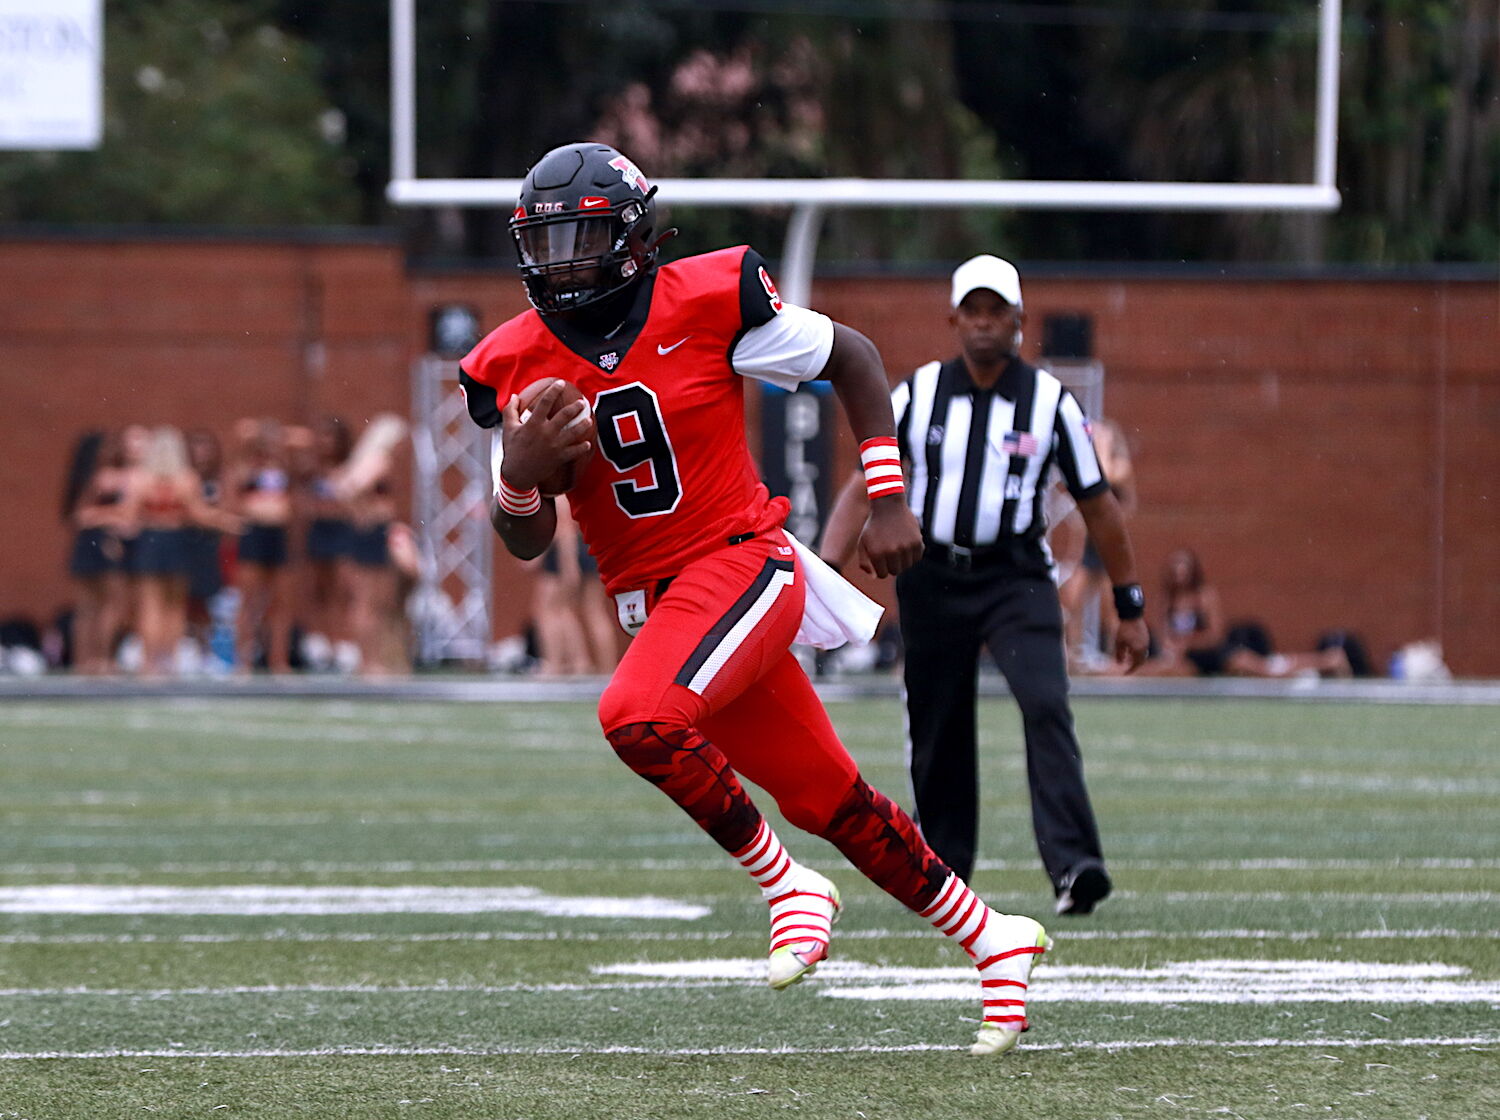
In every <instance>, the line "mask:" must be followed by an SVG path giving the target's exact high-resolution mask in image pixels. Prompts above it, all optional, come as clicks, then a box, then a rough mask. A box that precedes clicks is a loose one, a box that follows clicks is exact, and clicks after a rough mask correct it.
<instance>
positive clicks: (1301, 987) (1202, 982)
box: [0, 957, 1500, 1007]
mask: <svg viewBox="0 0 1500 1120" xmlns="http://www.w3.org/2000/svg"><path fill="white" fill-rule="evenodd" d="M589 972H590V974H591V976H592V978H591V979H590V980H588V981H575V982H560V983H525V982H515V983H509V984H465V983H449V982H436V983H429V984H250V985H223V986H203V987H184V988H110V987H92V986H89V985H70V986H66V987H45V988H5V989H0V998H7V999H18V998H28V999H70V998H87V999H111V998H122V997H123V998H128V999H131V1000H141V999H147V1000H165V999H186V998H194V997H198V998H208V999H225V998H231V997H239V996H286V995H308V994H320V995H357V996H378V997H384V996H406V995H411V994H425V995H441V996H453V995H460V994H468V995H501V994H509V993H531V994H535V993H543V994H557V993H575V994H589V995H592V994H596V993H599V992H638V991H671V992H681V991H689V990H694V989H702V988H724V987H730V988H748V987H752V986H758V985H759V984H760V983H761V982H762V981H763V979H764V975H765V961H764V960H763V959H760V958H750V957H730V958H717V959H707V960H679V961H664V962H639V961H632V962H625V963H620V964H614V965H595V966H593V967H591V968H590V969H589ZM1036 976H1037V979H1038V980H1040V981H1041V983H1040V984H1038V985H1037V987H1036V988H1035V990H1033V991H1031V992H1029V993H1028V997H1027V998H1028V999H1029V1000H1030V1001H1031V1002H1033V1003H1058V1004H1070V1005H1076V1004H1134V1005H1153V1006H1181V1005H1183V1004H1216V1005H1223V1006H1246V1005H1265V1004H1278V1005H1279V1004H1306V1003H1317V1004H1330V1005H1335V1004H1351V1003H1378V1004H1380V1005H1381V1006H1383V1007H1400V1006H1412V1005H1417V1006H1424V1007H1427V1006H1432V1005H1434V1004H1490V1005H1492V1006H1493V1005H1496V1004H1500V983H1497V982H1494V981H1490V980H1483V979H1473V978H1471V977H1470V970H1469V969H1467V968H1464V967H1461V966H1458V965H1449V964H1442V963H1435V962H1424V963H1404V964H1390V963H1375V962H1367V961H1340V960H1240V959H1222V958H1221V959H1213V960H1184V961H1166V962H1163V963H1162V964H1159V965H1154V966H1151V967H1131V966H1125V965H1044V966H1040V967H1039V968H1038V970H1037V973H1036ZM600 977H607V978H608V979H600ZM813 991H814V992H816V994H817V995H819V996H823V997H828V998H833V999H853V1000H860V1001H864V1002H890V1001H897V1002H913V1001H917V1002H928V1003H932V1002H955V1003H963V1002H969V1001H972V1000H973V999H974V998H975V996H976V994H977V993H978V986H977V985H976V984H975V975H974V972H973V970H972V969H971V968H968V967H964V966H939V967H928V968H919V967H913V966H894V965H876V964H866V963H864V962H861V961H853V960H835V961H829V962H826V963H824V964H823V965H822V966H820V968H819V969H818V975H817V977H816V978H815V980H814V982H813Z"/></svg>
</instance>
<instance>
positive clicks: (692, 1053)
mask: <svg viewBox="0 0 1500 1120" xmlns="http://www.w3.org/2000/svg"><path fill="white" fill-rule="evenodd" d="M1496 1045H1500V1035H1472V1036H1462V1037H1457V1038H1442V1037H1426V1038H1245V1039H1236V1040H1234V1041H1231V1042H1225V1041H1223V1040H1222V1039H1213V1038H1139V1039H1123V1040H1119V1041H1104V1042H1087V1041H1080V1042H1045V1043H1031V1042H1026V1043H1022V1046H1023V1048H1024V1049H1026V1050H1064V1051H1071V1050H1102V1051H1106V1052H1109V1051H1117V1050H1157V1049H1170V1048H1179V1047H1180V1048H1188V1047H1210V1048H1213V1049H1216V1050H1253V1049H1279V1048H1282V1047H1292V1048H1306V1047H1317V1048H1318V1049H1320V1050H1326V1049H1341V1050H1343V1049H1364V1048H1368V1047H1379V1046H1402V1047H1407V1046H1418V1047H1421V1046H1463V1047H1470V1048H1472V1047H1488V1046H1496ZM960 1049H964V1050H966V1049H968V1044H967V1043H965V1044H964V1045H963V1046H961V1047H960V1046H941V1045H936V1044H931V1043H912V1044H908V1045H905V1046H713V1047H695V1048H691V1049H688V1048H673V1047H651V1046H591V1047H589V1048H588V1049H587V1050H582V1049H579V1048H577V1047H558V1046H472V1047H471V1046H320V1047H313V1048H309V1049H302V1050H294V1049H288V1048H280V1047H275V1048H268V1049H263V1050H193V1049H188V1048H186V1047H184V1048H181V1049H173V1050H126V1049H123V1048H121V1049H108V1050H0V1061H28V1060H32V1059H36V1058H73V1059H90V1058H195V1059H201V1058H359V1057H381V1058H383V1057H402V1058H408V1057H442V1056H444V1055H451V1056H457V1057H476V1058H483V1057H492V1056H493V1057H500V1056H505V1055H511V1054H589V1055H594V1054H642V1055H647V1056H651V1057H661V1058H695V1057H703V1058H708V1057H717V1056H720V1055H735V1054H745V1055H775V1056H780V1055H794V1054H915V1053H922V1052H926V1051H934V1050H936V1051H954V1050H960Z"/></svg>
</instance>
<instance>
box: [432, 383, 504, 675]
mask: <svg viewBox="0 0 1500 1120" xmlns="http://www.w3.org/2000/svg"><path fill="white" fill-rule="evenodd" d="M411 391H412V448H413V458H414V463H415V469H414V472H413V474H414V477H413V479H412V481H413V512H414V514H415V519H416V524H415V526H414V528H415V530H416V534H417V540H418V542H419V544H420V545H421V549H422V575H421V579H420V582H419V583H418V586H417V591H416V594H415V596H414V600H413V606H412V609H411V614H412V627H413V631H414V633H415V636H416V648H417V660H418V661H419V662H421V663H423V664H435V663H439V662H445V661H469V662H483V661H484V660H485V659H486V657H487V656H488V653H489V646H490V588H491V586H492V583H491V578H492V574H493V571H494V553H493V551H492V547H493V546H492V543H491V542H492V539H493V537H494V532H493V530H492V529H491V528H490V523H489V512H488V504H489V494H490V456H489V443H490V440H489V434H488V433H487V432H484V431H483V430H481V429H479V428H477V427H475V426H474V422H473V421H472V420H470V419H469V414H468V410H467V408H466V407H465V405H464V397H463V393H462V392H460V391H459V385H458V363H457V362H453V361H447V360H444V359H442V358H438V357H435V356H432V355H428V356H427V357H424V358H421V359H419V360H418V361H417V363H416V364H415V365H414V366H413V367H412V375H411Z"/></svg>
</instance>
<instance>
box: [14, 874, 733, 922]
mask: <svg viewBox="0 0 1500 1120" xmlns="http://www.w3.org/2000/svg"><path fill="white" fill-rule="evenodd" d="M514 911H524V912H530V913H537V914H544V915H547V916H550V917H562V918H585V917H587V918H655V919H673V920H678V921H696V920H697V919H699V918H704V917H707V916H708V915H709V914H710V913H711V912H712V911H710V909H709V908H708V907H707V906H703V905H700V904H698V903H687V902H679V901H677V900H675V899H666V898H655V897H651V896H639V897H616V896H589V895H584V896H576V895H557V894H550V893H547V892H544V891H541V890H538V889H537V888H535V887H432V886H394V887H345V886H319V887H303V886H265V885H259V884H255V885H247V886H233V887H223V886H215V887H176V886H146V885H141V886H104V885H96V884H89V883H58V884H47V885H42V886H29V887H0V913H6V914H10V915H16V914H89V915H97V914H111V915H113V914H216V915H237V916H243V915H286V914H295V915H309V914H315V915H325V914H413V913H415V914H483V913H491V912H514Z"/></svg>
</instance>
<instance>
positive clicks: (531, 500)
mask: <svg viewBox="0 0 1500 1120" xmlns="http://www.w3.org/2000/svg"><path fill="white" fill-rule="evenodd" d="M495 500H496V501H498V502H499V503H500V508H501V509H502V510H504V511H505V512H506V513H508V514H510V515H511V516H512V517H530V516H531V515H532V514H534V513H536V512H537V511H538V510H539V509H541V508H542V492H541V491H540V490H539V489H537V488H536V487H535V486H533V487H532V488H531V489H530V490H517V489H516V488H515V487H514V486H512V485H511V484H510V483H508V482H506V481H505V476H504V475H501V476H500V485H499V487H497V488H496V490H495Z"/></svg>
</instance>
